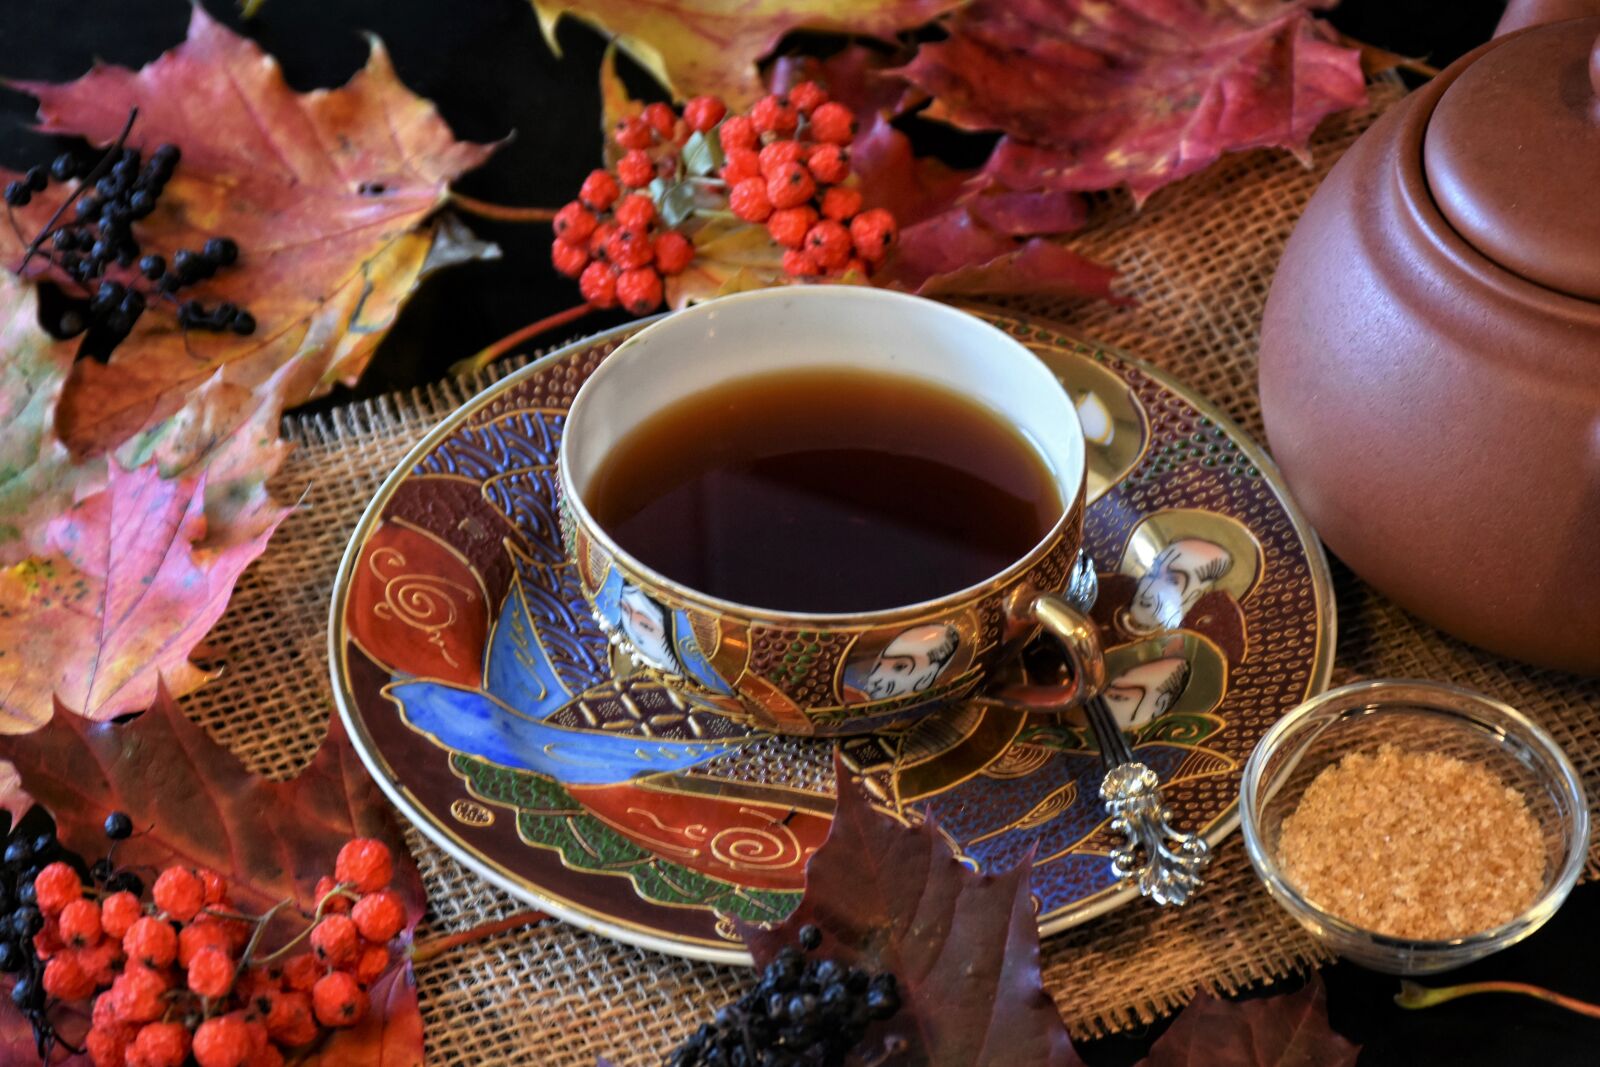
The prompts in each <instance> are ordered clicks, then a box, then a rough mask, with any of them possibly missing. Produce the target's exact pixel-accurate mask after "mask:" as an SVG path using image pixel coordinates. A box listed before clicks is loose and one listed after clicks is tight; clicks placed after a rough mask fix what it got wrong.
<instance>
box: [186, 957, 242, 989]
mask: <svg viewBox="0 0 1600 1067" xmlns="http://www.w3.org/2000/svg"><path fill="white" fill-rule="evenodd" d="M187 977H188V981H189V988H190V989H192V990H194V991H195V992H196V993H199V994H200V995H201V996H202V997H211V998H212V999H216V998H218V997H225V996H227V995H228V991H229V990H230V989H232V988H233V960H232V958H231V957H229V955H228V954H227V953H226V952H224V951H223V950H222V949H220V948H215V947H209V946H208V947H206V948H203V949H201V950H200V951H199V952H196V953H195V954H194V958H193V959H191V960H190V961H189V967H188V972H187Z"/></svg>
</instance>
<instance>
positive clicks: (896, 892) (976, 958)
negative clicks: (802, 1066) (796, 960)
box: [740, 761, 1082, 1067]
mask: <svg viewBox="0 0 1600 1067" xmlns="http://www.w3.org/2000/svg"><path fill="white" fill-rule="evenodd" d="M835 767H836V772H837V774H838V777H839V781H840V782H841V783H846V782H850V778H849V775H848V773H847V772H846V771H845V768H844V766H843V764H842V763H839V762H838V761H836V762H835ZM1028 873H1029V866H1028V865H1027V864H1022V865H1020V866H1018V867H1016V868H1015V869H1013V870H1011V871H1007V872H1005V873H1003V874H981V875H980V874H974V873H973V872H971V871H969V870H968V869H967V868H965V867H963V866H962V865H961V864H960V863H959V862H957V860H956V858H955V854H954V853H953V852H951V850H950V847H949V846H948V845H947V844H945V842H944V839H943V838H942V837H940V836H939V834H938V833H937V832H936V831H935V830H934V829H933V827H931V826H929V825H927V824H925V823H924V824H920V825H915V826H904V825H902V824H901V823H900V822H899V821H898V820H896V819H895V818H893V817H891V816H889V815H886V814H881V813H879V812H878V811H876V810H875V809H874V808H873V807H872V804H871V802H870V801H869V800H868V799H867V796H866V792H865V791H864V790H863V789H862V788H861V787H860V786H859V785H855V784H850V785H847V786H844V787H842V788H841V789H840V790H839V801H838V807H837V808H836V809H835V812H834V818H833V826H832V828H831V829H830V831H829V833H828V838H827V840H826V841H824V842H823V844H822V847H821V848H819V849H818V850H817V852H816V854H815V855H813V856H812V857H811V860H810V862H808V863H807V864H806V889H805V895H804V897H802V899H801V901H800V904H799V906H798V907H796V908H795V910H794V912H793V914H791V915H790V916H789V918H788V919H787V920H785V921H784V922H783V923H782V924H779V925H776V926H772V927H770V928H769V927H755V926H747V925H742V926H741V927H740V933H741V936H743V938H744V940H745V943H746V944H747V945H748V946H749V948H750V952H751V955H753V956H754V957H755V961H756V964H757V966H760V967H764V966H766V964H767V963H768V962H770V961H771V959H772V958H773V957H774V956H775V955H777V953H778V951H779V949H781V948H782V947H783V946H785V945H789V944H793V943H795V941H796V940H797V939H798V933H799V929H800V927H801V926H804V925H807V924H811V925H814V926H816V927H817V928H818V929H819V930H821V931H822V934H823V947H822V949H821V950H820V951H821V952H822V953H823V954H825V955H828V956H831V957H834V958H837V959H839V960H840V961H841V962H843V963H846V964H850V965H852V966H858V967H862V968H864V969H870V970H876V971H892V972H893V973H894V974H895V976H896V978H897V979H898V980H899V987H900V993H901V1002H902V1007H901V1010H900V1012H899V1013H898V1014H896V1015H895V1016H893V1017H892V1018H890V1019H889V1020H888V1021H887V1022H885V1023H881V1024H878V1025H876V1026H875V1027H874V1028H873V1029H872V1030H871V1031H870V1032H869V1035H868V1038H867V1041H868V1042H869V1043H870V1042H872V1041H874V1040H877V1041H883V1040H886V1039H888V1038H891V1037H899V1038H901V1039H902V1040H904V1041H905V1042H906V1043H907V1046H908V1051H907V1053H906V1057H907V1058H906V1059H904V1060H896V1061H895V1062H905V1063H908V1064H926V1065H932V1067H957V1065H959V1067H1015V1065H1016V1064H1024V1063H1025V1064H1037V1065H1039V1067H1057V1065H1060V1067H1070V1065H1077V1064H1080V1063H1081V1062H1082V1061H1081V1060H1079V1059H1078V1056H1077V1054H1076V1053H1075V1052H1073V1050H1072V1042H1071V1040H1070V1039H1069V1038H1068V1037H1067V1030H1066V1027H1065V1026H1064V1025H1063V1024H1062V1022H1061V1015H1060V1013H1059V1012H1057V1011H1056V1006H1055V1004H1054V1002H1053V1001H1051V999H1050V997H1049V995H1048V994H1046V993H1045V991H1044V987H1043V985H1042V984H1041V981H1040V977H1039V930H1038V926H1037V924H1036V921H1035V919H1034V914H1033V901H1032V897H1031V896H1030V894H1029V892H1028Z"/></svg>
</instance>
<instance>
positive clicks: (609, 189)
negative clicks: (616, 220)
mask: <svg viewBox="0 0 1600 1067" xmlns="http://www.w3.org/2000/svg"><path fill="white" fill-rule="evenodd" d="M621 192H622V190H621V189H619V188H617V179H615V178H613V177H612V176H611V174H610V172H609V171H604V170H591V171H590V172H589V176H588V177H587V178H585V179H583V187H582V188H580V189H579V190H578V199H579V200H581V201H582V202H583V205H584V206H585V207H587V208H588V209H589V210H590V211H604V210H605V209H606V208H608V207H610V206H611V204H612V201H614V200H616V198H617V197H618V195H620V194H621Z"/></svg>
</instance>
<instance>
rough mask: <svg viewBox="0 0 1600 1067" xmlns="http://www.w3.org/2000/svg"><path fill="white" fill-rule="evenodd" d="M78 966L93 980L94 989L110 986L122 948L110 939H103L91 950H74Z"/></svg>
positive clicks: (118, 963) (115, 974)
mask: <svg viewBox="0 0 1600 1067" xmlns="http://www.w3.org/2000/svg"><path fill="white" fill-rule="evenodd" d="M75 953H76V955H77V957H78V965H79V966H80V967H82V968H83V969H84V970H85V971H88V972H89V977H91V978H93V979H94V984H95V987H96V988H101V987H104V986H108V985H110V984H111V980H112V979H113V978H115V977H116V976H117V969H118V966H119V965H120V964H121V963H122V946H121V945H119V944H117V943H116V942H115V941H113V940H111V939H110V938H104V939H102V940H101V942H100V943H99V944H98V945H95V946H93V947H91V948H80V949H76V950H75Z"/></svg>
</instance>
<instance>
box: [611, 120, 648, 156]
mask: <svg viewBox="0 0 1600 1067" xmlns="http://www.w3.org/2000/svg"><path fill="white" fill-rule="evenodd" d="M611 136H612V138H613V139H614V140H615V141H616V142H617V144H619V145H621V146H622V147H623V148H628V149H633V148H649V147H650V146H651V145H652V144H654V143H655V137H654V136H653V135H652V134H651V133H650V124H649V123H648V122H646V121H645V120H644V117H643V116H642V115H637V116H635V117H633V118H631V119H623V120H622V121H621V122H619V123H617V128H616V131H615V132H614V133H613V134H612V135H611Z"/></svg>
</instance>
